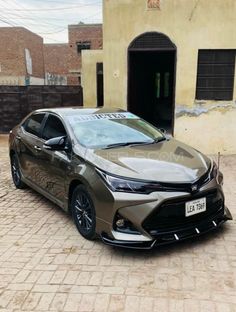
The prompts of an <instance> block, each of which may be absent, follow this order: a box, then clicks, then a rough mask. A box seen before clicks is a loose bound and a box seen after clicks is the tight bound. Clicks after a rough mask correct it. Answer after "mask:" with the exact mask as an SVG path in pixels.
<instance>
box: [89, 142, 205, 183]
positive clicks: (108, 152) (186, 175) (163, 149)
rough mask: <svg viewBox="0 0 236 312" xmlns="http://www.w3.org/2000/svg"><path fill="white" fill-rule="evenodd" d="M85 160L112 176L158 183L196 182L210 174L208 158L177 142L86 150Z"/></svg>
mask: <svg viewBox="0 0 236 312" xmlns="http://www.w3.org/2000/svg"><path fill="white" fill-rule="evenodd" d="M85 159H86V160H87V161H89V162H91V163H92V164H93V165H94V166H96V167H97V168H100V169H102V170H104V171H106V172H109V173H111V174H115V175H119V176H124V177H129V178H135V179H141V180H152V181H159V182H176V183H181V182H187V183H189V182H193V181H195V180H197V179H198V178H200V177H201V176H202V175H203V174H204V173H206V171H207V170H208V168H209V166H210V164H211V161H210V159H209V158H208V157H206V156H205V155H203V154H202V153H200V152H198V151H197V150H195V149H193V148H192V147H190V146H187V145H186V144H184V143H181V142H179V141H177V140H175V139H170V140H166V141H163V142H159V143H155V144H149V145H133V146H127V147H119V148H112V149H103V150H101V149H99V150H89V149H88V150H87V151H86V153H85Z"/></svg>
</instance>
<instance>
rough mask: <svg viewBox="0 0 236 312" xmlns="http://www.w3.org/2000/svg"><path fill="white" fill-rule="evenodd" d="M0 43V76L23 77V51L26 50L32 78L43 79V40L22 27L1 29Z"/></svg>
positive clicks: (24, 70)
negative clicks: (28, 53) (28, 54)
mask: <svg viewBox="0 0 236 312" xmlns="http://www.w3.org/2000/svg"><path fill="white" fill-rule="evenodd" d="M0 43H1V44H0V63H1V72H0V76H25V75H26V64H25V49H28V50H29V51H30V55H31V58H32V68H33V73H32V76H34V77H38V78H44V58H43V38H41V37H40V36H38V35H36V34H34V33H32V32H30V31H29V30H27V29H25V28H23V27H14V28H13V27H1V28H0Z"/></svg>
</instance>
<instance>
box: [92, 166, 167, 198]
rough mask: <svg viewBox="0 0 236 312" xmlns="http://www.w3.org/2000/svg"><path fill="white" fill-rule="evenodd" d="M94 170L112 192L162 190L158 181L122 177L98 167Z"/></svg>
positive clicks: (145, 192) (146, 192) (141, 192)
mask: <svg viewBox="0 0 236 312" xmlns="http://www.w3.org/2000/svg"><path fill="white" fill-rule="evenodd" d="M96 170H97V172H98V173H99V175H100V176H101V177H102V179H103V180H104V181H105V183H106V185H107V186H108V187H109V188H110V189H111V190H112V191H113V192H126V193H140V194H150V193H152V192H156V191H161V190H162V191H163V190H164V188H163V187H162V186H161V185H160V184H158V183H152V182H148V181H137V180H130V179H126V178H123V177H117V176H113V175H110V174H108V173H106V172H104V171H101V170H99V169H96Z"/></svg>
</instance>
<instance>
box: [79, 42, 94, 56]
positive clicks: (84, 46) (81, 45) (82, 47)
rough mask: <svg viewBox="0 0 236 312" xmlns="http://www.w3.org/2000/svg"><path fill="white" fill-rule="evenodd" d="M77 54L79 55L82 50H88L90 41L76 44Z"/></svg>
mask: <svg viewBox="0 0 236 312" xmlns="http://www.w3.org/2000/svg"><path fill="white" fill-rule="evenodd" d="M76 45H77V52H78V53H79V54H80V53H81V51H82V50H90V49H91V42H90V41H80V42H77V43H76Z"/></svg>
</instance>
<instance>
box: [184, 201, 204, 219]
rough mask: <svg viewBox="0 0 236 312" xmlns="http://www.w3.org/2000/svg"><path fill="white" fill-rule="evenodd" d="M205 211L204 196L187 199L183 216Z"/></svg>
mask: <svg viewBox="0 0 236 312" xmlns="http://www.w3.org/2000/svg"><path fill="white" fill-rule="evenodd" d="M204 211H206V197H204V198H199V199H195V200H192V201H189V202H187V203H186V204H185V217H190V216H193V215H195V214H198V213H201V212H204Z"/></svg>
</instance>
